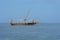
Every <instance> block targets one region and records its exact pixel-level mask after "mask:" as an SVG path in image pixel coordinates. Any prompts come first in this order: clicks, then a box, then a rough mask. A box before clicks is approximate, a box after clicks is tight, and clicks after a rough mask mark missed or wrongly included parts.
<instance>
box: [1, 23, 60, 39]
mask: <svg viewBox="0 0 60 40" xmlns="http://www.w3.org/2000/svg"><path fill="white" fill-rule="evenodd" d="M0 40H60V23H42V24H37V25H33V26H11V25H10V24H7V23H1V24H0Z"/></svg>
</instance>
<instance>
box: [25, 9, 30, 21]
mask: <svg viewBox="0 0 60 40" xmlns="http://www.w3.org/2000/svg"><path fill="white" fill-rule="evenodd" d="M28 16H29V10H28V11H27V14H26V17H25V19H24V21H26V20H27V18H28Z"/></svg>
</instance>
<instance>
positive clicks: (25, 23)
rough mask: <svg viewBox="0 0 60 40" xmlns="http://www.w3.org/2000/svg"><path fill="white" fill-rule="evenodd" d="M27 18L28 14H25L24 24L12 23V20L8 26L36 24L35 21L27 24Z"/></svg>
mask: <svg viewBox="0 0 60 40" xmlns="http://www.w3.org/2000/svg"><path fill="white" fill-rule="evenodd" d="M27 17H28V13H27V15H26V17H25V18H24V19H23V20H24V22H21V23H20V22H19V23H17V22H13V19H11V22H10V24H11V25H35V24H37V23H38V22H36V21H34V20H32V21H30V22H28V20H27Z"/></svg>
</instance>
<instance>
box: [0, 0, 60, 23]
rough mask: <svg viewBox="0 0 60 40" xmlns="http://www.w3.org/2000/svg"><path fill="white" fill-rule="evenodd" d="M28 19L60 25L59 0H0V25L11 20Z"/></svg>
mask: <svg viewBox="0 0 60 40" xmlns="http://www.w3.org/2000/svg"><path fill="white" fill-rule="evenodd" d="M28 10H29V16H28V18H29V19H34V20H37V21H39V22H41V23H60V0H0V23H9V20H10V19H11V18H12V19H17V18H19V19H24V18H25V16H26V13H27V11H28Z"/></svg>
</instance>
